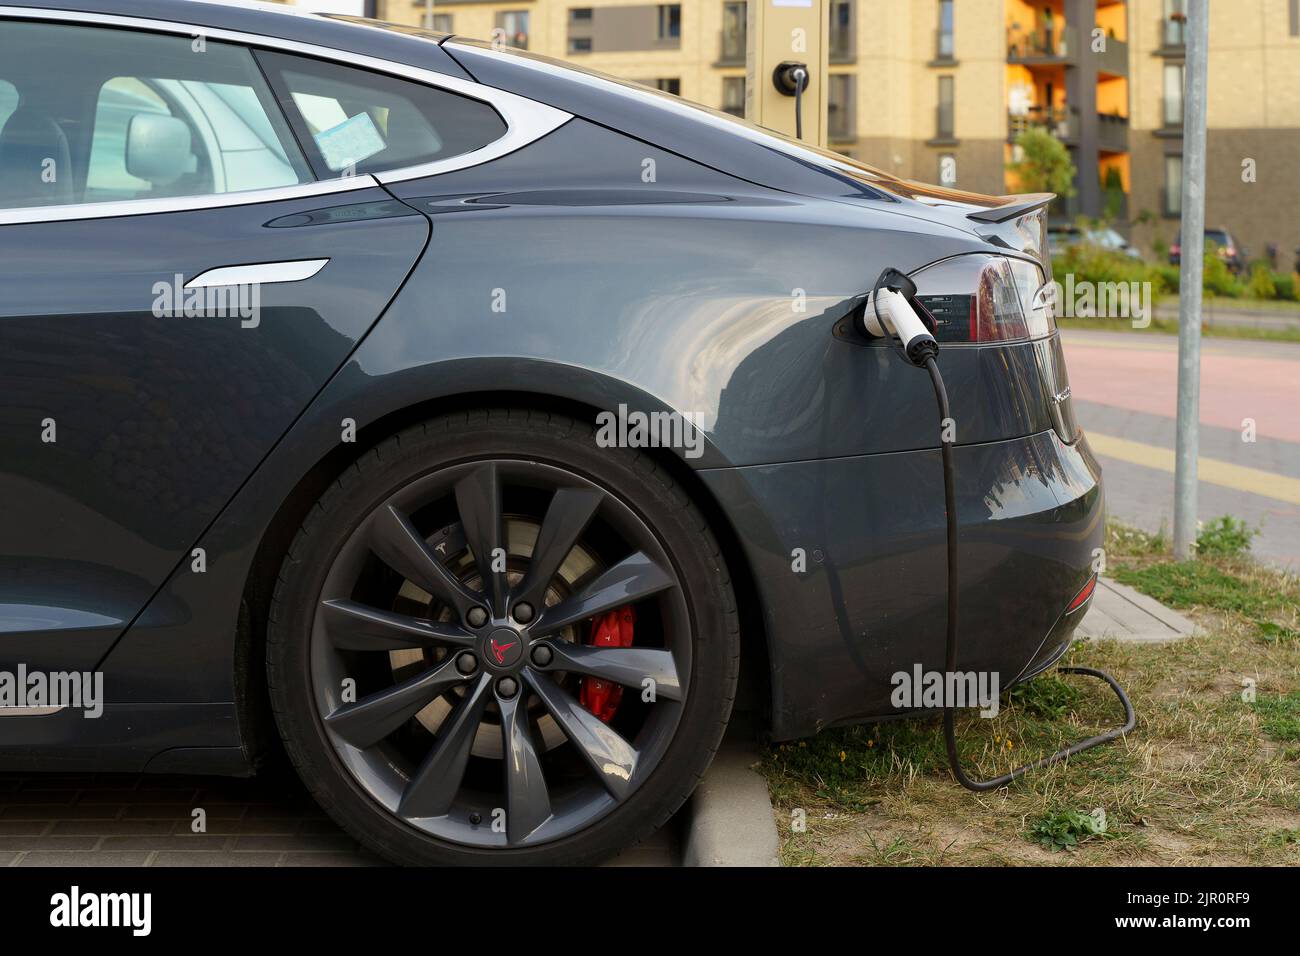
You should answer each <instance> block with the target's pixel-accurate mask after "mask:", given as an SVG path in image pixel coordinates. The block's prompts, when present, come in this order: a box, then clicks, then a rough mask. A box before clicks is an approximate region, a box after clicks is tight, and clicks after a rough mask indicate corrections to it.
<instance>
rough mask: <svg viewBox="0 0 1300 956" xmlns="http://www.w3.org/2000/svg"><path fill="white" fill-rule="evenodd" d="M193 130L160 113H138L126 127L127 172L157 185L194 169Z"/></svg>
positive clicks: (173, 179) (168, 181) (163, 184)
mask: <svg viewBox="0 0 1300 956" xmlns="http://www.w3.org/2000/svg"><path fill="white" fill-rule="evenodd" d="M190 145H191V143H190V128H189V126H187V125H186V123H185V121H184V120H180V119H177V118H176V117H175V116H165V115H162V114H160V113H136V114H135V115H134V116H132V117H131V119H130V121H129V122H128V123H127V125H126V171H127V172H128V173H130V174H131V175H132V176H135V177H136V178H137V179H144V180H147V181H149V182H151V183H153V184H154V185H155V186H166V185H167V184H169V183H173V182H175V181H176V180H177V179H179V178H180V177H181V176H183V175H185V173H188V172H192V171H193V168H194V154H193V152H191V151H190Z"/></svg>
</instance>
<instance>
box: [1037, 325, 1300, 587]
mask: <svg viewBox="0 0 1300 956" xmlns="http://www.w3.org/2000/svg"><path fill="white" fill-rule="evenodd" d="M1062 334H1063V336H1064V342H1065V358H1066V364H1067V365H1068V367H1069V370H1070V385H1071V390H1072V393H1073V395H1074V402H1075V410H1076V413H1077V415H1078V417H1079V421H1080V422H1081V423H1082V425H1083V428H1084V430H1085V431H1086V432H1087V434H1088V440H1089V442H1090V443H1091V445H1092V447H1093V450H1094V451H1095V452H1096V453H1097V456H1098V458H1100V459H1101V463H1102V467H1103V469H1104V470H1105V475H1106V498H1107V505H1108V509H1109V512H1110V514H1112V515H1114V516H1115V517H1116V518H1119V519H1120V520H1122V521H1125V522H1126V523H1128V524H1132V525H1136V526H1137V527H1140V528H1144V529H1146V530H1148V531H1157V530H1159V529H1160V527H1161V526H1162V525H1164V526H1165V528H1166V529H1167V530H1168V531H1170V533H1172V529H1173V495H1174V475H1173V449H1174V435H1175V413H1176V407H1177V382H1178V343H1177V340H1176V339H1175V338H1174V337H1173V336H1165V335H1142V334H1138V333H1128V332H1089V331H1078V330H1069V331H1066V332H1064V333H1062ZM1248 419H1249V420H1250V422H1253V424H1254V435H1253V437H1254V440H1253V441H1250V440H1247V439H1248V438H1250V437H1251V436H1250V434H1249V423H1248V422H1247V420H1248ZM1200 422H1201V428H1200V465H1199V472H1200V475H1199V477H1200V484H1199V493H1198V498H1199V517H1200V519H1201V520H1202V521H1209V520H1211V519H1213V518H1215V517H1217V516H1219V515H1223V514H1231V515H1233V516H1234V517H1236V518H1244V519H1245V520H1246V521H1247V522H1248V523H1249V524H1251V525H1252V526H1254V527H1257V528H1258V529H1259V532H1260V533H1259V536H1258V537H1257V538H1256V539H1255V542H1254V548H1253V550H1254V553H1255V555H1256V556H1257V557H1259V558H1261V559H1263V560H1265V561H1268V562H1269V563H1271V564H1275V565H1278V566H1281V567H1288V568H1290V569H1291V570H1293V571H1300V343H1291V342H1263V341H1250V340H1239V339H1205V340H1204V342H1203V345H1202V355H1201V408H1200Z"/></svg>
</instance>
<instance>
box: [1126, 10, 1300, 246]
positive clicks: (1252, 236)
mask: <svg viewBox="0 0 1300 956" xmlns="http://www.w3.org/2000/svg"><path fill="white" fill-rule="evenodd" d="M1132 6H1133V7H1134V9H1133V10H1132V11H1131V16H1130V35H1131V37H1132V44H1131V46H1132V56H1131V65H1132V73H1131V77H1130V80H1131V90H1130V97H1131V103H1132V116H1131V118H1130V143H1131V146H1132V153H1131V156H1132V158H1131V176H1132V183H1133V186H1132V194H1131V196H1130V203H1129V208H1130V213H1132V214H1133V215H1136V214H1137V213H1138V212H1143V211H1145V212H1149V213H1150V214H1151V215H1152V216H1153V217H1154V221H1153V222H1141V223H1138V224H1136V225H1135V226H1134V238H1135V239H1136V240H1137V241H1138V242H1139V243H1140V244H1143V245H1147V246H1149V245H1150V243H1151V241H1152V240H1153V239H1154V238H1155V237H1159V238H1161V239H1162V240H1163V241H1164V242H1170V241H1172V240H1173V238H1174V236H1175V234H1176V232H1177V230H1178V223H1177V221H1176V220H1177V218H1178V216H1179V215H1180V214H1181V209H1180V202H1181V191H1180V188H1179V183H1180V182H1181V180H1182V175H1183V88H1184V73H1185V70H1184V58H1185V55H1186V48H1185V42H1186V20H1185V16H1184V10H1185V0H1134V2H1132ZM1209 60H1210V61H1209V77H1208V84H1209V85H1208V89H1209V96H1208V98H1207V120H1206V127H1207V135H1206V184H1205V224H1206V225H1207V226H1209V227H1211V228H1226V229H1228V230H1229V231H1230V232H1231V233H1232V234H1233V235H1234V236H1235V237H1236V238H1237V240H1238V241H1239V242H1241V243H1242V244H1243V245H1244V246H1245V247H1246V249H1247V251H1248V252H1249V254H1250V256H1251V257H1263V256H1266V255H1267V254H1268V253H1269V252H1270V247H1272V248H1273V249H1275V250H1276V263H1277V265H1278V266H1279V267H1286V266H1291V265H1294V264H1295V262H1296V260H1297V258H1300V175H1297V173H1298V172H1300V0H1230V2H1228V0H1211V2H1210V58H1209ZM1143 218H1144V219H1145V218H1146V217H1143Z"/></svg>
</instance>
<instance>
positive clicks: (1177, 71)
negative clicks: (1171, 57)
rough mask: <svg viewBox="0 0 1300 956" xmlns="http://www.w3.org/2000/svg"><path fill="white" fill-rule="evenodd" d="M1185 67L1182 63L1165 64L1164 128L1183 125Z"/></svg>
mask: <svg viewBox="0 0 1300 956" xmlns="http://www.w3.org/2000/svg"><path fill="white" fill-rule="evenodd" d="M1186 72H1187V70H1186V67H1185V66H1184V64H1182V63H1166V64H1165V98H1164V123H1165V125H1166V126H1182V125H1183V82H1184V79H1185V76H1186Z"/></svg>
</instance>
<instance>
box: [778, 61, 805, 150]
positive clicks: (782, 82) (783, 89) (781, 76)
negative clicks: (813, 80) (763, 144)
mask: <svg viewBox="0 0 1300 956" xmlns="http://www.w3.org/2000/svg"><path fill="white" fill-rule="evenodd" d="M772 85H773V86H775V87H776V89H777V92H779V93H780V94H781V95H782V96H793V97H794V135H795V138H796V139H803V91H804V90H806V89H807V88H808V64H806V63H796V62H794V61H793V60H786V61H785V62H783V63H780V64H778V65H777V67H776V69H775V70H773V71H772Z"/></svg>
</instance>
